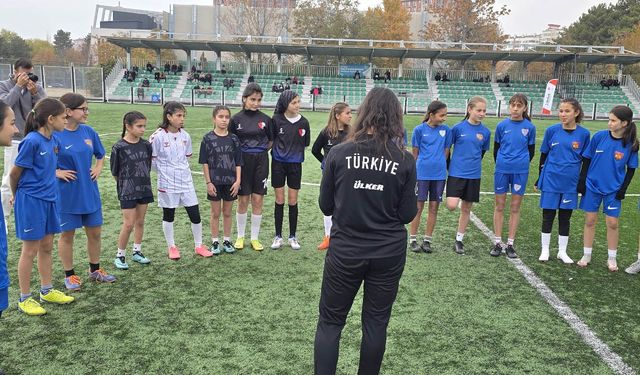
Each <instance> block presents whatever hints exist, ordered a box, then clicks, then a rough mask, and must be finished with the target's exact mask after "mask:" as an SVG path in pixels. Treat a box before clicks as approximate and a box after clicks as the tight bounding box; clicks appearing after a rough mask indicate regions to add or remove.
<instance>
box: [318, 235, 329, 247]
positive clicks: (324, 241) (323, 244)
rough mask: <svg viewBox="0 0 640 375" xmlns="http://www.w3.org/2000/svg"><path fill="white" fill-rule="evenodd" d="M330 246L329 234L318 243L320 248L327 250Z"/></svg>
mask: <svg viewBox="0 0 640 375" xmlns="http://www.w3.org/2000/svg"><path fill="white" fill-rule="evenodd" d="M328 248H329V236H324V237H322V242H320V245H318V250H327V249H328Z"/></svg>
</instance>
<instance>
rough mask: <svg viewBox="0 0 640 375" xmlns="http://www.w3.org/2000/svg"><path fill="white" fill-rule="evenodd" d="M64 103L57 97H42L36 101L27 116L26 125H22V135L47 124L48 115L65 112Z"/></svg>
mask: <svg viewBox="0 0 640 375" xmlns="http://www.w3.org/2000/svg"><path fill="white" fill-rule="evenodd" d="M65 110H66V108H65V106H64V104H62V102H61V101H59V100H58V99H53V98H44V99H42V100H40V101H39V102H38V103H36V105H35V107H33V109H32V110H31V112H29V115H28V116H27V121H26V125H25V127H24V135H25V136H26V135H27V134H29V133H31V132H32V131H38V129H40V128H42V127H44V126H46V125H47V123H48V121H49V116H60V115H61V114H63V113H64V112H65Z"/></svg>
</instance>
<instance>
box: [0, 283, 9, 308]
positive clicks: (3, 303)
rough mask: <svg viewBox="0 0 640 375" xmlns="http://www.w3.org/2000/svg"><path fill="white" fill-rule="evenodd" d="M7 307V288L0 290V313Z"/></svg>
mask: <svg viewBox="0 0 640 375" xmlns="http://www.w3.org/2000/svg"><path fill="white" fill-rule="evenodd" d="M7 307H9V288H0V311H4V310H6V309H7Z"/></svg>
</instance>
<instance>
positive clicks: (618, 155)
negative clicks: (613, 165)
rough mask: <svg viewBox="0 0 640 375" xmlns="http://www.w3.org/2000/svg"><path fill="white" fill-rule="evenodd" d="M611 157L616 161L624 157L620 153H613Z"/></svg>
mask: <svg viewBox="0 0 640 375" xmlns="http://www.w3.org/2000/svg"><path fill="white" fill-rule="evenodd" d="M613 157H614V158H615V159H616V160H622V158H623V157H624V153H623V152H620V151H616V152H614V153H613Z"/></svg>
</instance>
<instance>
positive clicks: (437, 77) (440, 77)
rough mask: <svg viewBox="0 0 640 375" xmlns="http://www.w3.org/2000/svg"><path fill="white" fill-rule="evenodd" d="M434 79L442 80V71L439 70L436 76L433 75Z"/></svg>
mask: <svg viewBox="0 0 640 375" xmlns="http://www.w3.org/2000/svg"><path fill="white" fill-rule="evenodd" d="M433 79H435V80H436V81H440V80H441V79H442V76H441V75H440V72H437V73H436V75H435V77H433Z"/></svg>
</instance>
